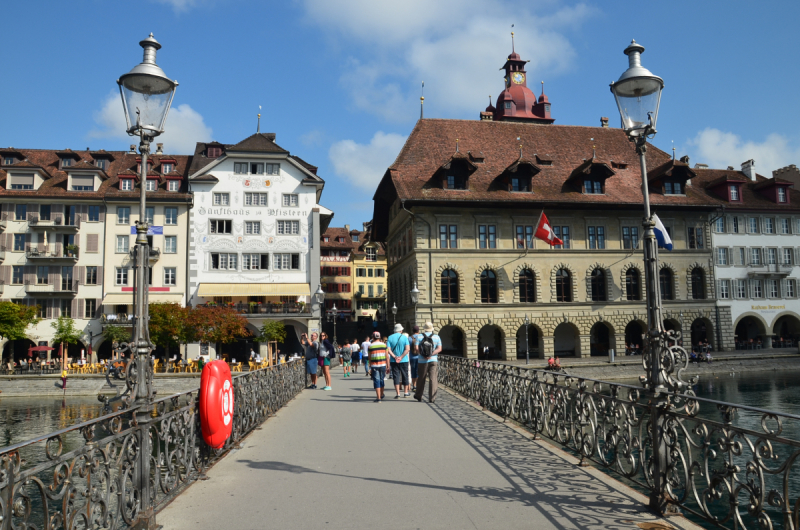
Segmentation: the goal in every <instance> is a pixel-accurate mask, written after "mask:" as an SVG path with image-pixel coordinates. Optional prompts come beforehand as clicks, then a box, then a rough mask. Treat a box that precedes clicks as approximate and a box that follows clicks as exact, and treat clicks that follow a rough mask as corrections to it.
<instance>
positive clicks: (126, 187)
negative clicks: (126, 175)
mask: <svg viewBox="0 0 800 530" xmlns="http://www.w3.org/2000/svg"><path fill="white" fill-rule="evenodd" d="M119 189H120V190H122V191H133V179H119Z"/></svg>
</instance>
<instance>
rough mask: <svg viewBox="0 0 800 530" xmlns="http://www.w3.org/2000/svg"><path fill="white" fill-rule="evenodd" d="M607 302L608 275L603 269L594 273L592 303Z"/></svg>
mask: <svg viewBox="0 0 800 530" xmlns="http://www.w3.org/2000/svg"><path fill="white" fill-rule="evenodd" d="M605 301H606V273H605V271H604V270H603V269H595V270H593V271H592V302H605Z"/></svg>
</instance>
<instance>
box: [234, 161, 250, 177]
mask: <svg viewBox="0 0 800 530" xmlns="http://www.w3.org/2000/svg"><path fill="white" fill-rule="evenodd" d="M233 172H234V174H236V175H246V174H247V163H246V162H234V163H233Z"/></svg>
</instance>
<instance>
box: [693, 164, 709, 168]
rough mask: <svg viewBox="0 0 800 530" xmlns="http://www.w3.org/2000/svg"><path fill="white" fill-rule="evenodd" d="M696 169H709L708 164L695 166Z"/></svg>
mask: <svg viewBox="0 0 800 530" xmlns="http://www.w3.org/2000/svg"><path fill="white" fill-rule="evenodd" d="M694 168H695V169H708V164H695V165H694Z"/></svg>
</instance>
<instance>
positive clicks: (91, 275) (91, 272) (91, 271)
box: [84, 265, 97, 285]
mask: <svg viewBox="0 0 800 530" xmlns="http://www.w3.org/2000/svg"><path fill="white" fill-rule="evenodd" d="M84 283H85V284H86V285H97V266H95V265H92V266H87V267H86V281H85V282H84Z"/></svg>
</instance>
